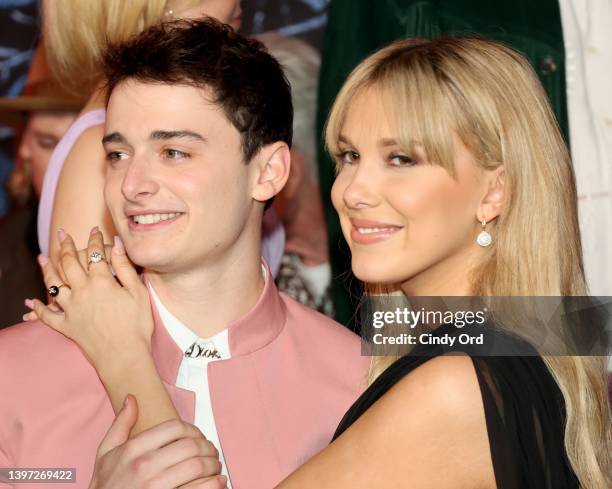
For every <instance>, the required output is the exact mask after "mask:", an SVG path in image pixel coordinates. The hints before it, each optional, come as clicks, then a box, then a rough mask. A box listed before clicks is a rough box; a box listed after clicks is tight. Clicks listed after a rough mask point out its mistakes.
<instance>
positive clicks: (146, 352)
mask: <svg viewBox="0 0 612 489" xmlns="http://www.w3.org/2000/svg"><path fill="white" fill-rule="evenodd" d="M58 236H59V239H60V242H61V259H60V260H59V262H58V269H57V270H56V269H55V267H54V265H53V263H52V262H51V261H49V260H47V259H45V257H40V258H41V259H40V260H39V261H40V263H41V266H42V269H43V275H44V279H45V284H46V285H47V287H51V286H53V285H55V286H59V285H62V286H61V287H59V290H56V292H58V293H57V294H56V295H55V296H54V297H53V298H52V300H51V302H50V304H49V305H47V306H45V305H44V304H43V303H42V302H40V301H37V300H29V299H28V300H26V305H27V306H28V307H30V308H31V309H33V312H31V313H29V314H27V315H26V316H24V319H26V320H31V319H37V318H38V319H40V320H42V321H43V322H44V323H46V324H47V325H49V326H50V327H51V328H53V329H55V330H56V331H59V332H60V333H62V334H64V335H65V336H67V337H68V338H70V339H71V340H73V341H74V342H75V343H76V344H77V345H78V346H79V347H80V348H81V350H82V351H83V354H84V355H85V357H86V358H87V360H88V361H89V362H90V363H91V364H92V366H93V367H94V368H95V369H96V371H97V372H98V376H99V377H100V380H101V381H102V383H103V385H104V387H105V389H106V391H107V393H108V397H109V399H110V401H111V404H112V406H113V410H114V411H115V413H118V412H119V411H120V410H121V406H122V404H123V400H124V399H125V398H126V395H127V394H128V393H132V394H134V395H135V396H136V397H137V398H138V400H139V401H140V403H141V409H140V415H139V417H138V421H137V422H136V424H135V426H134V428H133V430H132V433H133V434H134V435H136V434H138V433H141V432H142V431H144V430H147V429H149V428H151V427H153V426H156V425H158V424H160V423H162V422H164V421H168V420H171V419H178V417H179V416H178V414H177V412H176V409H175V407H174V405H173V403H172V401H171V399H170V398H169V397H168V393H167V392H166V390H165V388H164V386H163V382H162V380H161V379H160V377H159V374H158V372H157V369H156V366H155V362H154V360H153V357H152V354H151V348H150V346H151V345H150V343H151V335H152V333H153V317H152V313H151V305H150V303H149V295H148V292H147V288H146V287H145V286H144V285H143V283H142V282H141V281H140V278H139V277H138V274H137V273H136V270H135V269H134V267H133V266H132V264H131V263H130V261H129V259H128V257H127V255H126V254H125V250H124V248H123V244H122V243H121V241H120V240H119V239H118V238H115V245H114V246H113V248H112V250H111V252H110V253H109V254H108V256H109V258H107V260H109V259H110V261H111V264H112V268H113V270H114V271H115V273H116V277H114V276H113V274H112V272H111V268H110V266H109V263H108V262H107V261H106V260H101V261H94V262H92V263H88V262H89V261H90V257H91V256H92V254H93V253H99V254H100V256H102V257H103V256H105V249H104V242H103V240H102V234H101V233H100V232H99V231H98V229H97V228H94V229H93V230H92V232H91V234H90V237H89V243H88V246H87V251H86V252H85V253H82V252H81V254H80V255H79V254H78V253H77V251H76V249H75V246H74V242H73V241H72V238H71V237H70V236H67V235H65V234H64V233H63V232H60V233H58ZM63 284H65V286H64V285H63Z"/></svg>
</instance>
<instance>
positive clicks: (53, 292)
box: [47, 284, 68, 297]
mask: <svg viewBox="0 0 612 489" xmlns="http://www.w3.org/2000/svg"><path fill="white" fill-rule="evenodd" d="M61 287H68V286H67V285H66V284H59V285H51V286H50V287H49V288H48V289H47V292H48V293H49V295H50V296H51V297H57V296H58V295H59V292H60V288H61Z"/></svg>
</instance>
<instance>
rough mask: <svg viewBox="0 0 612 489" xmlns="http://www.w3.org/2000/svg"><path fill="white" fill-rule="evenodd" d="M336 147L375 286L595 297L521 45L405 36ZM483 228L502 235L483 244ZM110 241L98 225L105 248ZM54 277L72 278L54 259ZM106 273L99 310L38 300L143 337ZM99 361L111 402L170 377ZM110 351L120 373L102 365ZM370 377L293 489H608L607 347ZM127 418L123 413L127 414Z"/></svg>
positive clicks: (424, 361) (359, 246)
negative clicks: (600, 354)
mask: <svg viewBox="0 0 612 489" xmlns="http://www.w3.org/2000/svg"><path fill="white" fill-rule="evenodd" d="M326 141H327V146H328V148H329V150H330V152H331V153H332V154H333V155H334V156H335V158H336V161H337V167H338V168H337V169H338V175H337V178H336V181H335V184H334V187H333V191H332V200H333V202H334V206H335V208H336V210H337V211H338V213H339V215H340V220H341V223H342V229H343V233H344V235H345V237H346V239H347V241H348V243H349V246H350V248H351V252H352V268H353V272H354V273H355V275H356V276H357V277H358V278H359V279H361V280H362V281H363V282H365V283H366V284H369V285H371V286H373V287H374V286H379V285H384V286H385V287H391V288H392V287H396V288H397V289H398V290H399V291H401V292H402V293H403V294H405V295H406V296H412V297H416V296H470V295H479V294H480V295H483V296H512V295H552V296H571V295H584V294H585V286H584V278H583V272H582V266H581V252H580V240H579V233H578V223H577V218H576V194H575V187H574V178H573V175H572V169H571V165H570V161H569V158H568V153H567V149H566V147H565V146H564V143H563V141H562V138H561V135H560V133H559V130H558V127H557V125H556V123H555V120H554V117H553V116H552V113H551V110H550V107H549V105H548V102H547V100H546V97H545V95H544V92H543V91H542V88H541V86H540V84H539V82H538V81H537V77H536V76H535V74H534V73H533V71H532V69H531V68H530V67H529V65H528V63H527V62H526V61H525V60H524V59H523V58H522V57H521V56H520V55H518V54H517V53H515V52H514V51H512V50H510V49H508V48H506V47H504V46H502V45H500V44H496V43H493V42H488V41H483V40H473V39H443V40H434V41H416V42H415V41H401V42H397V43H394V44H392V45H390V46H388V47H386V48H384V49H382V50H381V51H379V52H377V53H375V54H373V55H371V56H370V57H369V58H367V59H366V60H365V61H364V62H362V63H361V64H360V65H359V66H358V67H357V68H356V69H355V70H354V71H353V73H352V74H351V75H350V76H349V78H348V79H347V81H346V83H345V85H344V87H343V89H342V90H341V91H340V93H339V95H338V98H337V99H336V102H335V104H334V106H333V109H332V111H331V114H330V117H329V121H328V124H327V129H326ZM483 227H484V228H485V230H486V232H487V233H489V235H490V237H491V242H490V244H489V245H488V246H482V244H484V241H483V240H482V239H481V240H479V241H480V243H477V237H478V236H479V234H480V233H481V232H482V228H483ZM63 243H64V244H63V246H64V248H65V250H66V252H68V253H69V254H73V253H75V251H74V247H71V242H70V240H64V242H63ZM99 246H101V236H100V234H99V233H94V234H93V235H92V237H91V239H90V249H95V248H96V247H99ZM129 251H130V250H129V249H128V250H127V252H128V254H129ZM112 259H113V260H114V261H115V263H116V264H117V266H119V267H120V269H121V273H120V275H121V276H122V277H120V278H122V281H124V283H129V284H130V285H129V288H138V287H140V285H138V282H137V281H136V280H134V279H133V277H134V276H135V275H134V272H133V271H129V270H127V269H125V268H124V267H125V266H126V263H127V260H126V259H125V255H122V253H121V247H115V249H114V251H113V253H112ZM98 270H101V269H98ZM106 273H109V272H108V271H107V272H106ZM45 274H46V278H47V281H48V283H55V282H57V281H58V280H59V279H58V277H57V275H56V273H55V271H54V270H53V267H52V266H50V265H48V266H46V267H45ZM130 274H131V275H130ZM99 280H100V279H99V274H98V273H96V274H92V275H91V276H90V277H89V278H88V279H87V283H86V284H83V286H82V287H83V288H87V289H88V290H89V293H94V294H96V295H95V296H96V297H98V298H99V304H98V305H97V306H96V311H97V314H98V317H97V318H96V319H95V321H91V322H88V324H71V320H70V319H69V318H70V316H71V315H73V316H76V315H77V314H78V313H79V311H81V312H83V311H87V310H88V308H91V305H88V304H83V303H81V304H78V303H76V302H75V301H72V302H71V303H70V304H67V308H66V316H65V317H64V316H53V317H52V316H51V315H50V314H49V311H48V310H47V309H45V307H44V306H43V305H42V304H40V303H35V304H34V309H35V313H33V314H32V316H31V317H34V316H35V315H38V316H39V317H42V318H43V320H45V318H47V321H46V322H52V323H54V325H53V327H55V328H57V329H59V330H60V331H62V332H63V333H64V334H67V335H69V336H70V337H72V338H73V339H74V340H75V341H76V342H77V343H79V345H81V346H82V347H83V348H85V349H86V350H87V351H92V350H93V348H92V346H93V345H92V344H91V342H92V341H93V340H92V338H94V337H95V336H96V335H95V331H96V330H97V331H102V329H103V328H104V330H105V335H106V337H107V338H109V337H111V336H114V337H117V338H119V337H121V341H122V342H123V343H125V342H130V343H134V344H139V343H141V341H140V340H139V339H138V338H139V337H141V335H139V334H133V333H129V331H134V330H136V329H137V328H134V325H133V324H125V325H121V324H120V325H117V324H116V323H113V324H111V323H110V322H109V321H106V322H105V321H104V318H103V316H104V314H102V313H101V310H102V308H101V307H100V304H104V303H106V304H115V303H116V302H115V301H114V300H113V297H119V295H117V294H119V293H120V292H122V291H121V287H120V286H119V285H116V286H114V287H113V288H112V289H113V290H111V288H109V287H108V284H107V285H106V287H101V286H100V285H99V284H98V282H99ZM54 281H55V282H54ZM139 290H140V289H139ZM141 292H142V291H140V292H138V294H136V295H137V296H139V297H146V294H143V293H141ZM123 296H124V295H123V294H122V295H121V297H123ZM136 302H137V301H134V303H133V304H132V305H131V306H129V308H128V309H130V311H131V314H130V315H131V316H132V317H134V315H133V311H136V310H140V315H141V317H143V318H145V317H146V318H147V320H146V321H144V320H143V324H144V323H147V322H150V319H148V317H149V315H150V312H149V303H148V301H146V300H145V301H143V300H142V299H141V303H136ZM111 307H112V306H111ZM126 307H127V306H126ZM83 314H84V317H89V316H90V315H88V314H87V313H86V312H85V313H83ZM110 316H111V315H109V317H110ZM94 323H95V324H94ZM96 325H97V329H96ZM509 333H512V331H509ZM130 335H133V336H134V338H129V336H130ZM512 338H513V336H512V335H511V334H508V335H507V338H506V341H508V342H509V344H512V342H515V341H518V340H515V339H512ZM141 348H142V347H141ZM135 349H136V348H135ZM458 351H461V349H458ZM147 354H148V350H147V348H146V347H145V348H142V355H147ZM102 355H103V353H100V358H97V359H96V360H95V361H94V364H95V365H96V366H97V368H98V369H99V372H100V373H101V375H102V376H103V380H104V382H105V385H106V386H107V387H108V388H109V392H110V395H111V397H112V396H113V395H116V394H117V393H119V392H125V391H124V390H122V388H121V386H125V385H131V386H132V387H133V388H134V389H135V390H137V389H138V384H139V383H140V384H144V383H146V382H148V381H149V380H150V379H155V378H156V376H157V373H156V372H155V370H154V369H150V370H149V371H145V370H144V369H143V370H140V371H139V372H134V371H132V370H131V365H130V364H129V363H128V362H126V363H125V364H124V365H117V361H116V359H112V360H111V359H109V358H107V359H106V360H105V359H104V358H102ZM105 362H106V363H107V364H109V363H110V362H112V364H113V365H112V368H108V369H105V368H100V365H104V363H105ZM281 367H282V366H280V365H279V368H281ZM112 372H115V374H113V373H112ZM371 374H372V375H371V377H372V379H373V381H372V383H371V385H370V387H369V388H368V389H367V390H366V392H365V393H364V394H363V395H362V396H361V397H360V398H359V399H358V400H357V402H356V403H355V404H354V405H353V407H352V408H351V409H350V410H349V412H348V413H347V415H346V416H345V418H344V419H343V421H342V423H341V424H340V427H339V429H338V431H337V433H336V436H335V437H334V438H335V439H334V440H333V442H332V443H331V444H330V446H329V447H328V448H327V449H325V450H323V451H322V452H321V453H319V454H318V455H316V456H314V457H313V458H312V459H311V460H310V461H308V462H307V463H306V464H305V465H303V466H302V467H301V468H300V469H298V470H297V471H296V472H295V473H293V474H292V475H290V476H289V477H288V478H287V479H286V480H285V481H283V482H282V483H280V484H279V485H278V487H279V488H282V489H293V488H296V489H297V488H304V487H317V488H320V489H325V488H330V489H331V488H334V489H344V488H346V489H349V488H350V489H359V488H364V489H365V488H372V487H376V488H381V489H384V488H404V487H405V488H430V487H431V488H436V489H440V488H443V489H444V488H448V489H451V488H453V489H459V488H474V489H475V488H504V489H508V488H543V487H548V488H555V489H558V488H577V487H581V488H585V489H586V488H588V489H606V488H608V487H610V483H611V472H610V470H611V463H610V453H611V450H610V448H611V447H610V433H611V431H610V408H609V403H608V400H607V397H606V387H605V367H604V363H603V361H602V359H601V358H597V357H570V356H565V357H540V356H532V357H473V358H472V357H470V356H468V355H459V356H457V355H451V356H445V355H439V354H437V353H436V352H435V351H434V350H432V351H431V352H430V355H429V356H428V355H421V356H419V357H417V358H416V359H415V357H410V356H407V357H402V358H399V359H397V358H376V359H374V361H373V364H372V372H371ZM113 391H115V394H113ZM135 394H136V395H137V396H138V393H137V392H135ZM122 395H123V394H122ZM159 396H160V399H161V398H162V397H163V398H165V396H166V394H165V392H163V391H162V390H160V392H159ZM160 404H161V401H160ZM124 411H129V409H128V410H124ZM128 416H129V415H128V414H126V412H123V411H122V412H120V413H119V414H118V417H117V420H116V425H125V424H126V421H125V419H126V417H128ZM229 463H230V466H231V461H229ZM100 487H105V486H100ZM106 487H109V486H106Z"/></svg>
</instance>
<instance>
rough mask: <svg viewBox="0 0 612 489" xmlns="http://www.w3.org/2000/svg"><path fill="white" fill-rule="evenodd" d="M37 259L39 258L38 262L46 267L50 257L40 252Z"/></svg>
mask: <svg viewBox="0 0 612 489" xmlns="http://www.w3.org/2000/svg"><path fill="white" fill-rule="evenodd" d="M36 259H37V260H38V264H39V265H40V266H41V267H44V266H45V265H46V264H47V263H49V258H47V257H46V256H45V255H43V254H40V255H38V256H37V257H36Z"/></svg>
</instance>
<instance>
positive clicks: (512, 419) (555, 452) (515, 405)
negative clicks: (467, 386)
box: [333, 325, 579, 489]
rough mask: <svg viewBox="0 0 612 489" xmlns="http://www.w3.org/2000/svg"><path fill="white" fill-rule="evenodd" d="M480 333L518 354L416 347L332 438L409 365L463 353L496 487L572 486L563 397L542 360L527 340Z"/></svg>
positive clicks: (458, 347) (455, 332)
mask: <svg viewBox="0 0 612 489" xmlns="http://www.w3.org/2000/svg"><path fill="white" fill-rule="evenodd" d="M482 331H484V330H481V332H482ZM461 333H463V334H465V333H466V332H465V331H462V330H458V329H457V328H455V327H453V326H452V325H450V326H443V327H440V328H438V330H437V331H435V332H434V334H435V335H441V334H450V335H459V334H461ZM485 335H486V336H485V338H486V340H485V344H489V345H490V344H491V342H492V341H494V342H495V343H496V344H497V345H498V346H502V347H503V351H504V352H505V353H508V351H509V350H510V349H512V350H511V351H513V352H516V353H519V355H517V356H483V351H482V350H480V351H479V348H481V347H479V346H477V345H457V342H455V346H454V347H448V346H417V347H416V348H415V350H413V351H412V352H411V353H410V354H409V355H407V356H403V357H401V358H399V359H398V360H397V361H396V362H394V363H393V364H392V365H391V366H389V367H388V368H387V369H386V370H385V371H384V372H383V373H382V374H381V375H380V376H379V377H378V378H377V379H376V380H375V381H374V382H373V383H372V385H371V386H370V387H369V388H368V389H367V390H366V391H365V392H364V393H363V394H362V395H361V397H359V399H357V401H356V402H355V403H354V404H353V406H352V407H351V408H350V409H349V411H348V412H347V413H346V414H345V415H344V418H343V419H342V421H341V422H340V425H339V426H338V429H337V430H336V433H335V434H334V438H333V439H334V440H335V439H336V438H337V437H338V436H340V435H341V434H342V433H343V432H344V431H345V430H346V429H347V428H348V427H349V426H351V424H353V423H354V422H355V421H356V420H357V418H359V417H360V416H361V415H362V414H363V413H364V412H365V411H366V410H367V409H368V408H369V407H370V406H371V405H372V404H374V402H376V401H377V400H378V399H379V398H380V397H382V396H383V394H385V393H386V392H387V391H388V390H389V389H391V388H392V387H393V386H394V385H395V384H396V383H397V382H399V381H400V380H401V379H402V378H403V377H404V376H405V375H407V374H409V373H410V372H411V371H412V370H414V369H415V368H417V367H419V366H420V365H422V364H423V363H425V362H426V361H428V360H430V359H431V358H434V357H436V356H439V355H443V354H445V353H450V352H453V351H454V352H464V353H466V354H468V355H469V356H470V358H471V359H472V361H473V363H474V368H475V370H476V375H477V377H478V383H479V385H480V391H481V394H482V401H483V405H484V413H485V419H486V423H487V433H488V437H489V446H490V449H491V459H492V461H493V470H494V472H495V480H496V483H497V488H498V489H578V487H579V485H578V480H577V478H576V476H575V474H574V472H573V470H572V468H571V466H570V464H569V461H568V459H567V456H566V453H565V444H564V440H563V437H564V427H565V405H564V400H563V396H562V394H561V391H560V390H559V387H558V386H557V383H556V382H555V380H554V379H553V377H552V375H551V374H550V372H549V370H548V369H547V367H546V365H545V364H544V362H543V360H542V358H541V357H540V356H538V355H537V353H536V352H535V350H533V348H531V347H530V346H529V345H528V344H527V343H525V342H523V341H522V340H519V339H518V338H515V337H513V336H510V335H509V334H507V333H503V332H501V331H500V330H498V329H493V328H487V329H486V332H485ZM487 352H489V351H487ZM479 353H480V355H479ZM526 353H528V354H529V355H525V354H526ZM468 463H469V462H468Z"/></svg>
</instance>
